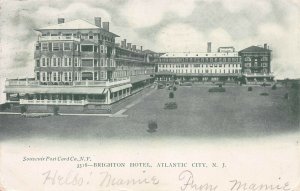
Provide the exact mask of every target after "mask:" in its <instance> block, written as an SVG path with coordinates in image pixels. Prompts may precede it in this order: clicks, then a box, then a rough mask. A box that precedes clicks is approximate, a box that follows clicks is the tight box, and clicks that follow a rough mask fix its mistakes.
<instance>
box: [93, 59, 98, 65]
mask: <svg viewBox="0 0 300 191" xmlns="http://www.w3.org/2000/svg"><path fill="white" fill-rule="evenodd" d="M97 66H98V60H97V59H95V60H94V67H97Z"/></svg>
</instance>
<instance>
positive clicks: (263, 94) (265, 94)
mask: <svg viewBox="0 0 300 191" xmlns="http://www.w3.org/2000/svg"><path fill="white" fill-rule="evenodd" d="M260 95H261V96H268V95H269V94H268V93H266V92H264V93H260Z"/></svg>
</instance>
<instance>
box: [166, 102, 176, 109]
mask: <svg viewBox="0 0 300 191" xmlns="http://www.w3.org/2000/svg"><path fill="white" fill-rule="evenodd" d="M164 109H177V103H176V102H169V103H165V107H164Z"/></svg>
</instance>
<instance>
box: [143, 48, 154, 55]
mask: <svg viewBox="0 0 300 191" xmlns="http://www.w3.org/2000/svg"><path fill="white" fill-rule="evenodd" d="M143 53H146V54H155V53H156V52H154V51H152V50H149V49H147V50H143Z"/></svg>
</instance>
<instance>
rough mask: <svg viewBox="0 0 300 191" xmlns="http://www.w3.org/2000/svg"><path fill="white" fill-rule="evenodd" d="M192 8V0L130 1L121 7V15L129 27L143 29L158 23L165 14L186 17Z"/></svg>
mask: <svg viewBox="0 0 300 191" xmlns="http://www.w3.org/2000/svg"><path fill="white" fill-rule="evenodd" d="M194 7H195V5H194V1H193V0H182V1H174V0H164V1H161V0H152V1H149V0H131V1H128V3H127V4H125V5H124V6H123V7H121V15H122V16H123V17H125V18H126V20H127V22H128V25H129V26H130V27H133V28H143V27H150V26H154V25H156V24H158V23H160V22H161V21H162V20H163V19H164V16H165V15H166V14H167V13H171V14H175V15H176V16H178V17H187V16H189V15H190V14H191V13H192V11H193V9H194Z"/></svg>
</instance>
